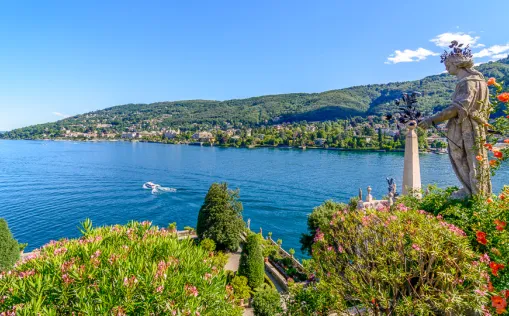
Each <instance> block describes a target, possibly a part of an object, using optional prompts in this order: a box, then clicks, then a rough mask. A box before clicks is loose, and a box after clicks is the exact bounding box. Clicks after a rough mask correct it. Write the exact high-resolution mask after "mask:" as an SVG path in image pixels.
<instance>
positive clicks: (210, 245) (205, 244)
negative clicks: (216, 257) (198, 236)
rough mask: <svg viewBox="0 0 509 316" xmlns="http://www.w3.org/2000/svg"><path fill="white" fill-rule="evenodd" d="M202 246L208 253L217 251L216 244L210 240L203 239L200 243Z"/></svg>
mask: <svg viewBox="0 0 509 316" xmlns="http://www.w3.org/2000/svg"><path fill="white" fill-rule="evenodd" d="M200 246H201V247H202V248H203V249H205V250H207V251H214V250H216V243H215V242H214V241H213V240H212V239H210V238H205V239H202V241H200Z"/></svg>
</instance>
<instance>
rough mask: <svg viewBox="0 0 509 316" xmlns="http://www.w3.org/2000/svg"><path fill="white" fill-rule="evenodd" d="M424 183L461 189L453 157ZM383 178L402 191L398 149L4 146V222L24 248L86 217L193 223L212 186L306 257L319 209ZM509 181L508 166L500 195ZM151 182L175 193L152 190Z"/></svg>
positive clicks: (497, 183) (436, 163)
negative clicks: (304, 241) (310, 221)
mask: <svg viewBox="0 0 509 316" xmlns="http://www.w3.org/2000/svg"><path fill="white" fill-rule="evenodd" d="M420 161H421V173H422V181H423V185H426V184H429V183H436V184H438V185H439V186H441V187H445V186H448V185H458V182H457V180H456V177H455V175H454V174H453V171H452V169H451V166H450V162H449V158H448V156H447V155H434V154H423V155H421V156H420ZM386 177H394V178H395V179H396V182H397V184H398V186H399V187H400V186H401V181H402V180H401V179H402V177H403V154H402V153H376V152H372V153H367V152H366V153H364V152H341V151H328V150H305V151H303V150H297V149H269V148H263V149H236V148H231V149H229V148H217V147H195V146H185V145H164V144H149V143H129V142H86V143H85V142H53V141H5V140H4V141H0V217H4V218H6V220H7V221H8V223H9V226H10V228H11V230H12V232H13V234H14V236H15V238H16V239H18V240H19V241H20V242H27V243H28V244H29V246H28V248H27V250H31V249H34V248H37V247H40V246H42V245H43V244H45V243H47V242H49V241H50V240H52V239H54V240H57V239H59V238H63V237H68V238H70V237H77V236H79V232H78V229H77V228H76V227H77V225H78V224H79V222H80V221H82V220H84V219H85V218H87V217H88V218H91V219H92V221H93V222H94V225H106V224H108V225H109V224H116V223H119V224H125V223H127V222H128V221H129V220H139V221H142V220H151V221H153V223H154V224H155V225H159V226H166V225H168V223H170V222H177V225H178V228H179V229H182V228H183V227H184V226H188V225H189V226H193V227H196V218H197V215H198V211H199V209H200V206H201V204H202V203H203V199H204V197H205V194H206V193H207V190H208V188H209V186H210V184H211V183H213V182H224V181H226V182H228V183H229V185H230V187H231V188H239V189H240V198H241V201H242V203H243V205H244V219H246V220H247V219H248V218H250V219H251V229H252V230H254V231H259V228H260V227H263V232H264V235H266V233H267V232H269V231H271V232H273V238H275V239H278V238H281V239H282V240H283V247H284V248H286V249H289V248H295V249H296V254H297V255H298V256H300V255H301V252H300V244H299V238H300V235H301V233H303V232H305V231H306V216H307V214H309V213H310V212H311V211H312V210H313V207H315V206H318V205H320V204H321V203H322V202H323V201H325V200H328V199H333V200H336V201H342V202H347V201H348V200H349V198H350V197H352V196H356V195H357V194H358V191H359V188H362V189H363V191H364V192H366V189H365V188H366V187H367V186H368V185H370V186H371V187H372V188H373V195H374V196H375V197H381V196H382V195H384V194H386V192H387V184H386V180H385V178H386ZM504 179H505V182H506V183H507V182H508V181H507V179H509V170H508V168H505V169H504V170H502V171H500V172H499V174H498V175H497V176H496V177H495V179H494V181H493V183H494V189H495V190H496V191H499V190H500V189H501V187H502V182H503V180H504ZM147 181H152V182H155V183H158V184H161V185H163V186H165V187H171V188H176V189H177V192H175V193H172V192H166V193H161V194H152V193H151V191H150V190H144V189H143V188H142V185H143V183H145V182H147Z"/></svg>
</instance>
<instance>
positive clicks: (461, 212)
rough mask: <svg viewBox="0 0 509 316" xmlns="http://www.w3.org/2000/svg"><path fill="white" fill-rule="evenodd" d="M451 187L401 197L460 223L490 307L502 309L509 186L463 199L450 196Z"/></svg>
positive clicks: (508, 284) (508, 253)
mask: <svg viewBox="0 0 509 316" xmlns="http://www.w3.org/2000/svg"><path fill="white" fill-rule="evenodd" d="M452 191H454V189H447V190H440V189H438V188H436V187H433V188H431V189H429V190H428V192H427V193H426V194H424V195H423V198H422V200H420V201H419V200H417V199H414V198H412V197H404V198H403V200H402V201H403V202H404V203H405V205H407V206H409V207H411V208H413V209H426V210H429V211H432V212H433V213H434V214H436V215H438V216H440V217H443V218H444V219H445V220H446V221H448V222H450V223H453V224H454V225H456V226H459V227H461V228H462V229H463V230H464V231H465V233H466V234H467V237H468V239H469V241H470V244H471V245H472V248H473V249H474V250H475V251H476V252H477V254H478V255H477V256H478V258H479V259H478V260H477V261H478V263H479V264H480V266H481V267H482V268H483V269H484V270H485V277H486V279H487V280H488V282H489V283H488V288H487V291H485V292H487V294H488V295H489V296H490V297H491V299H492V300H494V301H493V302H492V304H491V307H493V309H494V310H495V311H496V312H497V313H499V314H502V313H504V312H505V309H506V305H507V298H508V296H509V268H506V266H507V265H508V263H509V233H508V231H507V229H508V227H507V223H508V222H509V187H505V188H504V189H503V190H502V192H501V193H500V194H499V195H498V196H492V197H489V198H483V197H474V198H472V199H470V200H466V201H457V200H456V201H455V200H449V195H450V193H451V192H452ZM493 303H494V304H493Z"/></svg>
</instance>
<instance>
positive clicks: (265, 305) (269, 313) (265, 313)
mask: <svg viewBox="0 0 509 316" xmlns="http://www.w3.org/2000/svg"><path fill="white" fill-rule="evenodd" d="M253 310H254V314H255V316H276V315H278V314H280V313H281V312H282V311H283V309H282V308H281V297H280V296H279V293H278V291H277V290H276V289H274V288H271V287H270V286H268V285H266V284H264V285H263V286H261V287H259V288H257V289H256V291H255V294H254V296H253Z"/></svg>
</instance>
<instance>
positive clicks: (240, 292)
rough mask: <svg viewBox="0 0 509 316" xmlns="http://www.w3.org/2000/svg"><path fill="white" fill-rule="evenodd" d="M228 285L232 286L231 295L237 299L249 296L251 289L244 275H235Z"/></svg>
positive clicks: (245, 298)
mask: <svg viewBox="0 0 509 316" xmlns="http://www.w3.org/2000/svg"><path fill="white" fill-rule="evenodd" d="M230 285H231V286H232V288H233V295H234V296H235V298H236V299H237V300H240V299H244V300H247V299H249V298H250V297H251V294H250V293H251V289H250V288H249V285H247V278H246V277H245V276H235V277H234V278H233V279H232V281H231V282H230Z"/></svg>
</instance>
